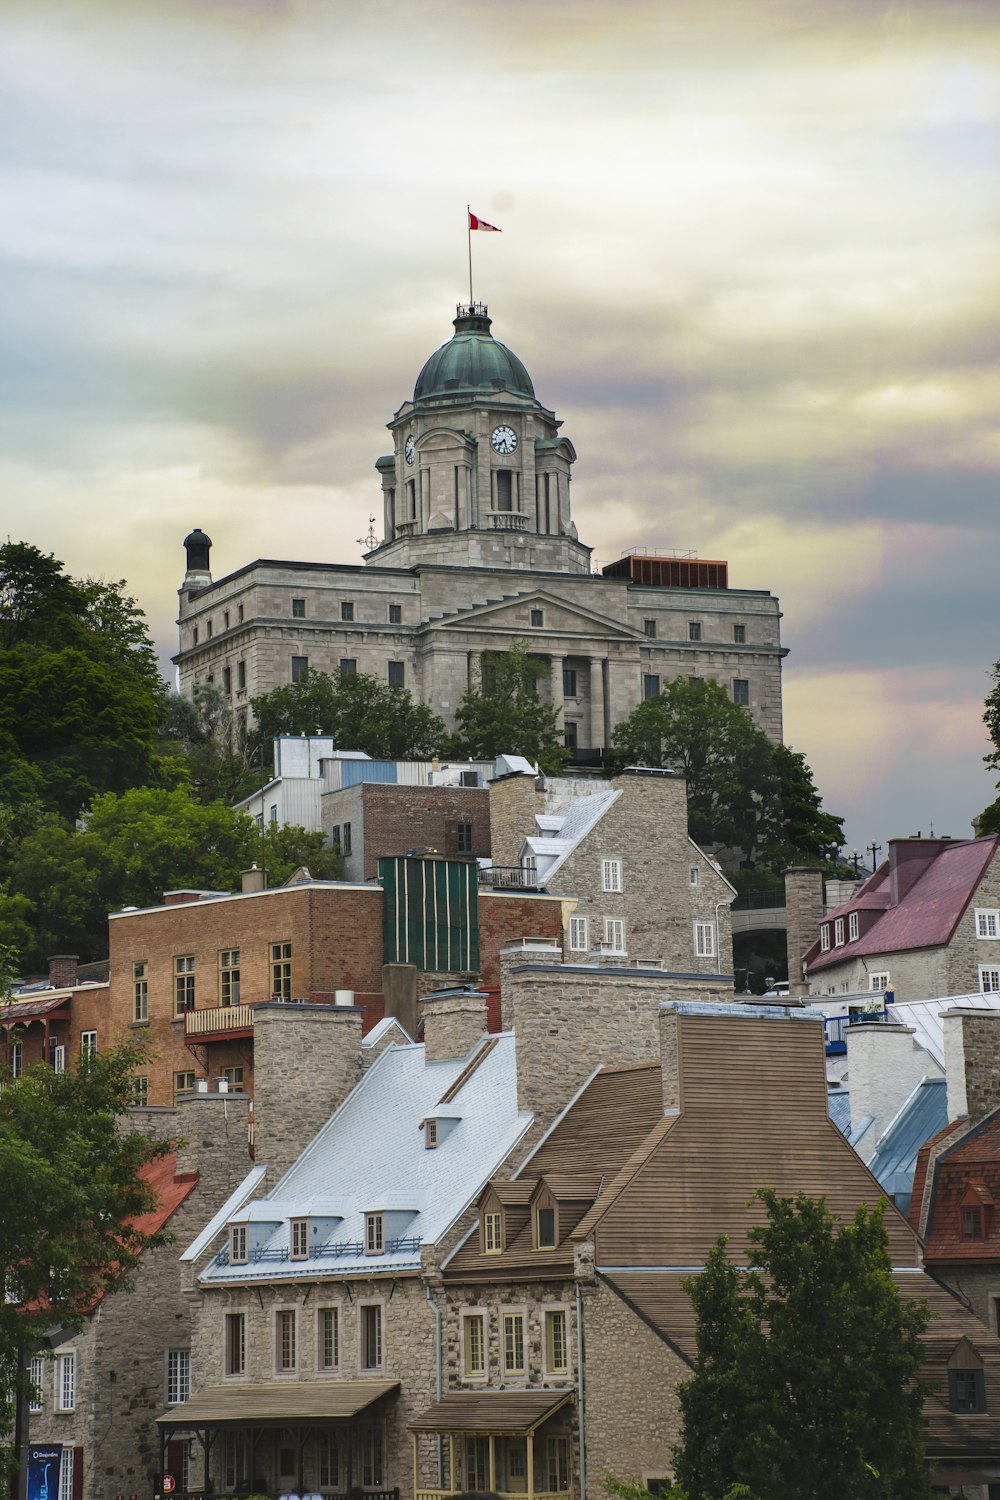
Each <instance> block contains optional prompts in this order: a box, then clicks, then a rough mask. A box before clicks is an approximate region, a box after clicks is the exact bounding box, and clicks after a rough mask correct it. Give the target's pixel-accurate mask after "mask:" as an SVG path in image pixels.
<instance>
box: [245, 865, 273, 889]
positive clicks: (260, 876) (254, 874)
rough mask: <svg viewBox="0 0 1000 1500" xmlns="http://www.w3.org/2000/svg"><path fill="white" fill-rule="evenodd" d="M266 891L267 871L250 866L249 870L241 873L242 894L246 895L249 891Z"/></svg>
mask: <svg viewBox="0 0 1000 1500" xmlns="http://www.w3.org/2000/svg"><path fill="white" fill-rule="evenodd" d="M266 890H267V871H266V870H264V869H259V868H258V867H257V865H251V866H250V868H249V870H244V871H243V894H244V896H246V895H248V894H249V893H250V892H251V891H266Z"/></svg>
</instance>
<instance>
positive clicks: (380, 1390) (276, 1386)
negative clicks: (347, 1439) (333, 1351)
mask: <svg viewBox="0 0 1000 1500" xmlns="http://www.w3.org/2000/svg"><path fill="white" fill-rule="evenodd" d="M398 1390H399V1381H398V1380H300V1381H288V1382H279V1381H274V1382H273V1383H272V1384H270V1385H236V1384H233V1385H209V1386H206V1387H205V1389H204V1390H202V1391H199V1392H198V1394H197V1395H196V1396H192V1397H191V1399H190V1401H185V1402H184V1403H183V1405H181V1406H172V1407H171V1408H170V1410H169V1411H167V1412H164V1413H163V1416H162V1417H157V1419H156V1420H157V1424H158V1425H159V1426H160V1427H161V1428H166V1427H222V1426H243V1427H250V1426H252V1427H265V1426H267V1425H268V1424H269V1423H273V1424H275V1425H280V1426H282V1427H287V1426H291V1425H294V1424H295V1423H296V1422H336V1421H346V1420H347V1419H348V1418H349V1417H356V1416H359V1415H360V1413H361V1412H363V1411H365V1410H366V1409H367V1408H368V1407H369V1406H373V1405H374V1404H375V1402H376V1401H381V1399H382V1397H383V1396H389V1395H392V1394H394V1393H395V1392H396V1391H398Z"/></svg>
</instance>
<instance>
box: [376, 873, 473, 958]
mask: <svg viewBox="0 0 1000 1500" xmlns="http://www.w3.org/2000/svg"><path fill="white" fill-rule="evenodd" d="M378 878H379V883H380V885H381V886H382V889H383V890H384V891H385V901H384V903H383V911H384V915H383V929H382V951H383V956H384V960H385V962H386V963H389V964H414V965H415V966H416V968H418V969H422V970H423V971H424V972H425V973H452V974H476V973H478V972H479V867H478V865H477V864H476V863H475V861H474V860H470V861H465V860H451V859H412V858H410V859H408V858H406V857H404V856H397V857H390V858H383V859H380V860H379V862H378Z"/></svg>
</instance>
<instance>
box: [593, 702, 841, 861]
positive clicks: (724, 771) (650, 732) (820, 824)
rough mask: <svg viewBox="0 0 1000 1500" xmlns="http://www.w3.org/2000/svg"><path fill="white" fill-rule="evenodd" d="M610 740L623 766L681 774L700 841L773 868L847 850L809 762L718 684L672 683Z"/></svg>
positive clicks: (692, 829) (838, 821) (693, 828)
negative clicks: (776, 738)
mask: <svg viewBox="0 0 1000 1500" xmlns="http://www.w3.org/2000/svg"><path fill="white" fill-rule="evenodd" d="M612 741H613V745H614V758H615V762H616V764H617V765H619V766H623V765H643V766H663V767H668V768H670V769H672V770H676V771H681V772H683V774H684V776H685V778H686V780H687V795H688V823H689V828H690V833H691V837H692V838H693V839H694V840H695V842H696V843H699V844H710V845H715V846H717V847H721V848H729V849H735V850H737V851H739V853H740V854H741V855H742V857H743V859H744V860H745V861H747V862H762V863H765V864H769V863H770V864H774V865H786V864H788V863H791V862H792V861H794V860H796V859H802V858H809V857H812V858H817V859H823V860H827V859H832V858H835V857H836V850H837V849H838V848H839V846H840V845H841V844H842V843H843V819H841V818H837V817H834V816H833V815H832V814H830V813H826V812H824V811H823V810H822V804H821V800H820V797H819V793H818V792H817V790H816V788H815V785H814V784H813V779H812V772H811V771H810V769H809V767H808V765H807V764H806V761H805V757H804V756H803V755H801V754H799V753H797V752H796V751H794V750H791V749H790V748H788V747H787V746H785V745H775V744H773V743H772V741H771V740H769V739H768V737H767V735H766V734H764V732H763V730H761V729H758V728H757V726H756V725H755V724H754V722H753V720H752V719H751V717H750V714H749V713H748V712H747V710H746V709H745V708H743V707H742V706H740V705H738V704H735V703H733V701H732V700H731V698H730V697H729V695H728V693H727V692H726V690H725V688H724V687H722V686H721V684H720V683H718V682H716V681H715V680H714V679H713V678H705V677H693V678H688V677H678V678H676V679H675V680H674V681H673V682H669V683H667V685H666V686H665V687H664V688H663V689H662V691H661V692H659V693H658V694H657V695H656V696H655V697H654V698H650V699H647V700H646V702H644V703H640V704H639V706H638V708H636V709H635V710H634V711H633V712H632V713H631V714H630V715H629V717H628V718H627V719H625V720H624V721H623V722H622V723H621V724H619V725H618V727H617V728H616V729H615V731H614V733H613V735H612Z"/></svg>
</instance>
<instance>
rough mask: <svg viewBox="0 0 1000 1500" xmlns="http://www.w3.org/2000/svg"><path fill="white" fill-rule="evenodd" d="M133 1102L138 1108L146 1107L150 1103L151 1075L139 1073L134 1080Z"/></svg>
mask: <svg viewBox="0 0 1000 1500" xmlns="http://www.w3.org/2000/svg"><path fill="white" fill-rule="evenodd" d="M132 1103H133V1104H134V1106H135V1108H136V1109H145V1108H146V1105H147V1104H148V1103H149V1075H148V1074H147V1073H139V1074H137V1076H136V1077H135V1078H133V1080H132Z"/></svg>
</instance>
